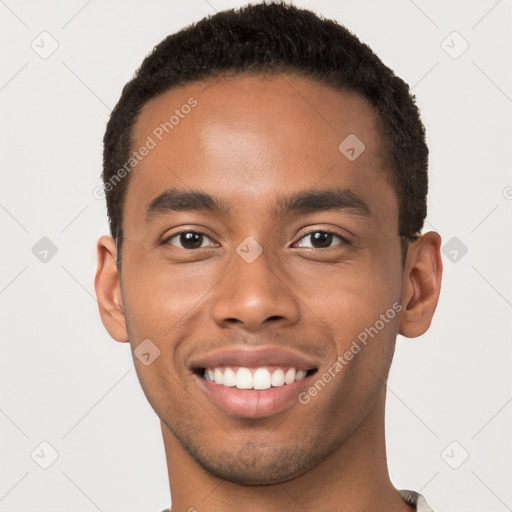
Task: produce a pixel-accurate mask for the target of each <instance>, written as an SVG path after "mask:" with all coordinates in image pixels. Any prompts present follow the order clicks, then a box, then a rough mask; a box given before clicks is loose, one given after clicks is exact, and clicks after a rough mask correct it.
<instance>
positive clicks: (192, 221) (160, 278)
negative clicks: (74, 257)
mask: <svg viewBox="0 0 512 512" xmlns="http://www.w3.org/2000/svg"><path fill="white" fill-rule="evenodd" d="M205 85H207V86H206V87H205ZM191 96H192V97H194V98H195V99H196V100H197V102H198V104H197V106H196V107H195V108H194V109H193V110H192V111H191V113H190V114H188V115H187V116H186V117H185V118H184V119H181V120H180V123H179V125H177V126H176V127H175V128H174V130H173V131H172V132H171V133H170V134H168V135H167V136H166V137H164V139H163V140H162V141H161V142H159V143H158V145H157V146H156V147H155V148H154V149H152V150H151V151H150V153H149V154H148V155H147V156H146V157H145V158H144V159H143V160H142V161H141V162H140V163H139V164H138V165H137V166H136V168H135V169H134V170H133V171H132V174H131V176H130V183H129V186H128V189H127V194H126V198H125V203H124V210H123V212H124V221H123V228H124V233H125V238H124V241H123V245H122V271H121V275H120V274H119V271H118V268H117V267H116V263H115V262H116V257H117V253H116V245H115V242H114V241H113V240H112V238H111V237H108V236H103V237H101V238H100V239H99V241H98V270H97V275H96V280H95V287H96V293H97V297H98V303H99V308H100V314H101V318H102V321H103V324H104V325H105V327H106V329H107V330H108V332H109V333H110V335H111V336H112V338H114V339H115V340H117V341H119V342H122V343H126V342H129V343H130V345H131V348H132V350H133V349H135V348H136V347H137V346H138V345H139V343H141V341H142V340H144V339H146V338H149V339H150V340H151V341H152V342H153V343H154V344H155V345H157V346H158V348H159V350H160V352H161V353H160V356H159V357H158V358H157V359H155V361H154V362H153V363H152V364H151V365H149V366H145V365H143V364H142V363H141V362H140V361H139V360H138V359H137V358H136V357H134V364H135V368H136V370H137V375H138V378H139V380H140V382H141V385H142V388H143V390H144V393H145V395H146V397H147V399H148V401H149V402H150V404H151V406H152V407H153V409H154V410H155V412H156V413H157V414H158V416H159V418H160V420H161V426H162V434H163V440H164V445H165V451H166V458H167V465H168V471H169V484H170V490H171V496H172V507H173V508H172V510H173V512H179V511H187V510H189V509H190V508H192V507H194V508H195V509H196V510H197V511H199V512H201V511H202V510H205V511H208V512H217V511H218V512H221V511H222V512H226V511H238V510H240V508H241V507H243V510H245V511H246V512H253V511H254V512H256V511H258V512H260V511H261V510H266V511H268V512H278V511H279V512H283V511H292V510H293V511H296V510H297V509H302V510H322V511H333V512H334V511H349V510H350V511H351V512H357V511H368V510H373V511H394V512H397V511H404V512H406V511H410V510H413V509H412V508H411V507H410V506H408V505H406V504H405V502H404V501H403V500H402V498H401V497H400V495H399V494H398V491H397V490H396V489H395V488H394V486H393V484H392V482H391V481H390V478H389V474H388V469H387V463H386V448H385V436H384V410H385V399H386V380H387V376H388V371H389V367H390V364H391V361H392V357H393V353H394V348H395V342H396V336H397V334H398V333H400V334H402V335H403V336H405V337H409V338H413V337H416V336H420V335H421V334H423V333H424V332H425V331H427V329H428V328H429V326H430V323H431V320H432V316H433V314H434V311H435V309H436V306H437V302H438V298H439V292H440V286H441V275H442V263H441V255H440V246H441V238H440V236H439V235H438V234H437V233H435V232H428V233H425V234H423V235H422V236H421V237H420V238H419V240H418V241H416V242H415V243H411V244H410V246H409V250H408V253H407V259H406V264H405V268H402V262H401V252H400V238H399V236H398V234H397V233H398V199H397V196H396V193H395V191H394V189H393V187H392V185H391V184H390V181H389V175H388V174H387V172H386V170H385V166H384V164H383V162H384V159H383V149H382V147H381V143H380V136H379V133H378V132H377V129H376V119H375V113H374V111H373V109H372V107H371V106H370V105H369V104H368V103H367V102H366V100H364V99H363V98H362V97H360V96H358V95H357V94H354V93H352V92H340V91H339V90H335V89H333V88H331V87H329V86H326V85H322V84H320V83H318V82H315V81H311V80H309V79H306V78H301V77H297V76H293V75H289V74H287V75H278V76H273V77H264V76H262V75H255V76H238V77H235V78H233V79H230V80H222V81H215V82H208V83H206V84H205V83H192V84H187V85H185V86H181V87H179V88H175V89H171V90H169V91H167V92H165V93H164V94H162V95H161V96H159V97H157V98H154V99H153V100H151V101H150V102H148V103H147V104H146V105H145V106H144V108H143V110H142V112H141V115H140V116H139V118H138V120H137V123H136V125H135V128H134V133H133V139H134V147H136V148H138V147H140V146H141V145H142V144H144V142H145V140H146V138H147V136H148V135H150V134H151V133H152V131H153V130H154V129H155V127H157V126H158V125H159V123H161V122H163V121H165V120H167V119H168V118H169V115H170V114H169V113H172V112H173V111H174V110H175V109H176V108H180V106H181V105H183V104H185V103H186V102H187V100H188V99H189V98H190V97H191ZM349 134H356V135H357V137H358V138H359V139H360V140H361V141H363V142H364V144H365V146H366V149H365V151H364V152H363V153H362V154H361V155H360V156H359V157H358V158H357V159H356V160H354V161H352V162H351V161H349V160H348V159H347V158H345V156H343V155H342V154H341V152H340V151H339V150H338V145H339V144H340V142H341V141H343V140H344V139H345V138H346V137H347V136H348V135H349ZM170 187H179V188H183V189H185V190H190V189H194V190H196V189H197V190H202V191H205V192H208V193H209V194H211V195H213V196H215V197H218V198H220V199H222V200H224V201H225V202H226V203H228V204H229V206H230V207H231V213H230V215H217V214H212V213H211V212H202V211H200V212H194V211H188V212H168V213H165V214H162V215H160V216H157V217H155V218H154V219H153V220H152V221H151V222H149V223H148V222H146V214H145V211H146V208H147V207H148V205H149V204H150V203H151V201H152V200H153V199H154V198H155V197H156V196H158V195H159V194H160V193H161V192H163V191H164V190H166V189H168V188H170ZM329 187H337V188H339V187H341V188H349V189H351V190H352V191H353V192H355V193H356V194H358V195H359V196H360V197H361V198H363V199H364V201H365V202H366V203H367V204H368V205H369V207H370V209H371V212H372V216H371V217H364V216H361V215H355V214H354V213H353V212H352V213H351V212H348V211H324V212H314V213H308V214H304V213H300V214H297V213H290V214H288V215H284V216H281V217H275V216H273V215H272V213H271V209H272V207H273V205H274V201H275V200H276V198H277V196H278V195H281V194H289V193H294V192H298V191H302V190H312V189H319V188H329ZM322 229H329V230H331V231H334V232H335V233H336V234H339V235H341V236H345V237H347V239H348V240H349V242H350V244H346V243H344V242H343V241H342V240H341V239H339V238H338V237H336V236H334V237H333V238H332V240H331V242H327V243H326V244H325V245H324V246H323V247H322V246H318V247H315V246H314V244H313V240H312V237H311V236H307V235H308V234H310V235H311V234H312V233H316V232H317V231H322ZM182 231H185V232H188V231H192V232H198V231H199V232H203V233H205V234H206V237H204V238H203V239H202V240H203V242H202V245H203V246H204V247H203V248H198V249H189V250H188V251H186V250H184V249H181V248H180V247H182V245H180V244H183V239H180V237H179V236H178V237H174V238H171V239H169V237H170V236H171V235H175V234H176V233H179V232H182ZM248 236H251V237H252V238H254V239H255V240H256V241H257V242H258V243H259V245H260V246H261V247H262V248H263V252H262V254H261V255H260V256H259V257H258V258H257V259H256V260H255V261H254V262H252V263H250V264H248V263H247V262H246V261H245V260H244V259H242V258H241V257H240V256H239V255H238V253H237V252H236V248H237V246H238V245H239V244H240V243H241V242H242V241H243V240H244V239H245V238H246V237H248ZM200 243H201V242H200ZM207 245H210V247H206V246H207ZM329 245H330V247H329ZM396 302H400V303H401V304H402V307H403V309H402V311H401V312H400V313H398V314H397V315H396V316H395V317H394V318H393V319H392V320H389V322H388V323H386V325H385V327H384V328H383V329H381V330H380V331H379V333H378V335H376V336H375V337H374V338H373V339H371V341H369V343H368V344H367V345H366V346H364V347H363V349H362V350H361V351H360V352H359V353H358V354H357V355H356V356H354V358H353V359H352V360H350V361H347V364H346V366H344V368H343V369H342V370H341V371H340V372H338V373H337V374H336V377H334V378H333V379H332V380H331V382H329V383H328V384H327V385H326V386H325V387H324V388H323V389H322V390H321V391H320V392H319V393H318V394H317V396H315V397H314V398H312V399H311V401H310V402H309V403H308V404H307V405H303V404H301V403H299V402H298V401H297V402H294V404H293V405H292V406H291V407H289V408H287V409H286V410H284V411H282V412H280V413H278V414H275V415H273V416H269V417H266V418H261V419H247V418H245V419H243V418H237V417H234V416H232V415H229V414H227V413H226V412H224V411H223V410H222V409H220V408H219V407H217V406H216V405H215V404H214V403H213V402H211V401H210V400H209V399H208V398H207V396H206V395H205V394H204V393H203V392H202V390H201V389H200V388H199V386H198V385H197V383H196V382H195V379H196V377H195V376H194V375H193V374H192V372H191V371H190V370H189V368H188V363H189V361H190V359H191V358H192V357H197V356H198V355H200V354H202V353H205V352H209V351H212V350H214V349H220V348H224V347H227V346H237V345H253V346H257V345H275V346H284V347H293V348H294V349H296V350H298V351H301V352H302V353H304V354H308V355H314V356H315V357H317V358H318V359H319V361H321V362H320V367H319V370H318V374H317V375H316V376H314V377H313V379H314V381H315V380H317V378H316V377H318V376H321V375H322V374H323V373H324V372H326V371H327V370H328V368H330V367H332V365H333V363H334V362H335V361H336V359H337V357H338V355H342V354H344V353H345V352H346V351H347V350H348V349H349V348H350V346H351V343H352V342H353V340H356V339H357V335H358V334H359V333H361V332H362V331H364V329H365V328H368V327H369V326H373V325H374V324H375V322H376V320H378V319H379V318H380V315H381V314H383V313H385V312H386V311H387V310H388V309H389V308H391V307H392V305H393V304H394V303H396Z"/></svg>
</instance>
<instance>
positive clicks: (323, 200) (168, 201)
mask: <svg viewBox="0 0 512 512" xmlns="http://www.w3.org/2000/svg"><path fill="white" fill-rule="evenodd" d="M182 211H204V212H211V213H214V214H217V215H225V216H228V215H229V214H230V213H231V207H230V206H229V205H228V204H227V203H226V202H225V201H223V200H222V199H220V198H215V197H213V196H212V195H210V194H208V193H206V192H204V191H201V190H191V191H185V190H180V189H177V188H170V189H167V190H165V191H164V192H162V193H161V194H160V195H158V196H157V197H155V198H154V199H153V200H152V201H151V203H149V205H148V207H147V210H146V221H147V222H150V221H151V220H153V219H154V218H155V217H159V216H160V215H166V214H168V213H169V212H182ZM324 211H340V212H341V211H343V212H346V213H349V214H353V215H360V216H363V217H372V211H371V209H370V207H369V206H368V204H367V203H366V202H365V201H364V200H363V199H362V198H361V197H360V196H359V195H357V194H356V193H355V192H353V191H352V190H350V189H347V188H344V189H343V188H328V189H321V190H304V191H301V192H297V193H294V194H291V195H280V196H278V198H277V200H276V202H275V204H274V207H273V208H272V215H274V216H276V217H280V216H285V215H287V214H290V213H302V214H306V213H316V212H324Z"/></svg>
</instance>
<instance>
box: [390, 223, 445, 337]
mask: <svg viewBox="0 0 512 512" xmlns="http://www.w3.org/2000/svg"><path fill="white" fill-rule="evenodd" d="M442 273H443V264H442V259H441V237H440V236H439V234H438V233H436V232H434V231H430V232H428V233H425V234H424V235H422V236H421V237H420V238H419V239H418V240H417V241H416V242H414V243H413V244H411V245H410V247H409V249H408V251H407V258H406V263H405V270H404V284H403V288H402V305H403V311H402V314H401V317H400V328H399V333H400V334H401V335H403V336H405V337H407V338H416V337H417V336H421V335H422V334H424V333H425V332H426V331H427V330H428V328H429V327H430V324H431V322H432V317H433V316H434V312H435V310H436V307H437V303H438V300H439V294H440V291H441V279H442Z"/></svg>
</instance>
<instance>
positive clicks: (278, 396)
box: [195, 375, 311, 418]
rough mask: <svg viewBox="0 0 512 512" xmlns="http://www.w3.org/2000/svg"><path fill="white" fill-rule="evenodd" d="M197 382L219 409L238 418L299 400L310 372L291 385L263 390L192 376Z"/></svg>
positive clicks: (262, 413)
mask: <svg viewBox="0 0 512 512" xmlns="http://www.w3.org/2000/svg"><path fill="white" fill-rule="evenodd" d="M195 377H196V378H197V379H198V381H199V385H200V386H201V388H202V389H204V390H205V391H206V393H207V394H208V396H209V397H210V398H211V399H212V400H213V402H214V403H215V404H217V405H218V406H219V407H220V408H221V409H222V410H224V411H225V412H227V413H228V414H231V415H234V416H238V417H240V418H264V417H266V416H272V415H273V414H277V413H278V412H281V411H283V410H285V409H287V408H288V407H290V406H291V405H293V403H294V402H295V403H299V399H298V396H299V393H300V392H301V391H302V390H303V388H304V387H305V386H308V385H309V379H310V377H311V375H308V376H306V377H304V378H303V379H302V380H298V381H295V382H293V383H292V384H284V385H283V386H278V387H275V388H274V387H271V388H268V389H263V390H256V389H238V388H236V387H228V386H222V385H221V384H215V382H211V381H209V380H206V379H204V378H202V377H201V376H199V375H195Z"/></svg>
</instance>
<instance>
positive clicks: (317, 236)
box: [300, 231, 349, 249]
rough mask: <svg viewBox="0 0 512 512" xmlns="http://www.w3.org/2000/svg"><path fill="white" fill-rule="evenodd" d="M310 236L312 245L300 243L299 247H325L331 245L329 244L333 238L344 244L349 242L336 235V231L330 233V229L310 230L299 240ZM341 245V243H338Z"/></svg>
mask: <svg viewBox="0 0 512 512" xmlns="http://www.w3.org/2000/svg"><path fill="white" fill-rule="evenodd" d="M308 237H310V238H311V240H312V242H311V243H312V245H309V246H308V245H306V246H304V245H300V247H312V248H313V249H325V248H329V247H332V246H331V245H330V244H331V242H332V241H333V238H339V239H340V240H341V241H342V242H343V243H344V244H347V245H348V244H349V241H348V240H347V239H346V238H344V237H342V236H341V235H338V234H336V233H331V232H330V231H312V232H311V233H308V234H307V235H304V236H303V237H302V238H301V239H300V240H304V239H306V238H308ZM338 245H342V244H338Z"/></svg>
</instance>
